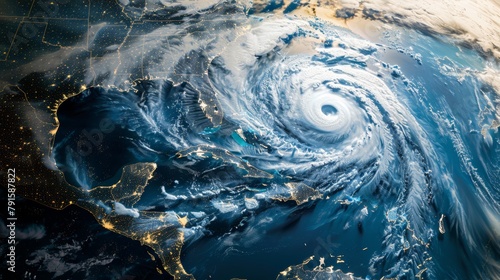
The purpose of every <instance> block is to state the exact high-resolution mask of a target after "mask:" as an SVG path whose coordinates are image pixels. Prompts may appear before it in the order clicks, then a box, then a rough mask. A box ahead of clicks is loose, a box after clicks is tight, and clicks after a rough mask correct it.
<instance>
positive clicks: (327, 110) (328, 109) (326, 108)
mask: <svg viewBox="0 0 500 280" xmlns="http://www.w3.org/2000/svg"><path fill="white" fill-rule="evenodd" d="M321 112H323V114H324V115H325V116H333V115H335V114H337V109H336V108H335V107H333V106H332V105H323V107H321Z"/></svg>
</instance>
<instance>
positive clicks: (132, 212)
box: [115, 201, 139, 218]
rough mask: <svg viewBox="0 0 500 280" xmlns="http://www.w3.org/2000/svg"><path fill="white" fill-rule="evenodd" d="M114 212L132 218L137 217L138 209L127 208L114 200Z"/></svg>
mask: <svg viewBox="0 0 500 280" xmlns="http://www.w3.org/2000/svg"><path fill="white" fill-rule="evenodd" d="M115 213H116V214H118V215H127V216H131V217H134V218H139V210H137V209H135V208H127V207H125V205H123V204H121V203H120V202H116V201H115Z"/></svg>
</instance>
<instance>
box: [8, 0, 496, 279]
mask: <svg viewBox="0 0 500 280" xmlns="http://www.w3.org/2000/svg"><path fill="white" fill-rule="evenodd" d="M119 2H120V3H119V4H117V5H118V7H119V8H121V9H122V10H121V13H122V14H123V15H124V16H126V17H127V18H128V20H130V22H131V23H129V24H125V25H126V28H124V27H121V26H118V25H113V24H110V23H108V22H106V20H107V19H106V18H105V19H103V22H102V23H99V24H96V25H94V26H92V30H89V33H88V36H89V39H87V40H90V43H89V46H88V48H89V49H90V50H91V51H92V52H94V53H99V56H98V57H95V58H93V57H92V58H90V59H88V60H87V59H85V58H84V59H76V58H78V57H79V56H80V55H81V53H80V51H79V50H78V48H74V49H71V50H70V51H68V50H66V49H61V50H59V51H56V52H51V53H47V54H43V55H42V58H41V60H35V61H34V62H31V63H30V64H27V65H25V66H23V67H20V68H19V69H20V70H19V72H20V73H22V75H25V74H26V73H27V72H31V71H32V70H33V69H35V70H36V71H33V73H44V74H41V75H38V74H36V75H35V76H34V77H35V78H33V75H34V74H31V76H28V77H29V79H28V78H25V79H22V80H21V81H20V82H19V85H18V86H17V88H14V87H12V88H11V89H10V91H8V93H6V94H4V95H3V98H7V97H8V96H18V95H19V94H21V95H23V92H24V91H22V90H21V89H22V88H23V87H30V86H29V83H30V82H31V81H32V80H33V79H39V80H40V84H42V85H43V84H45V85H44V86H46V87H47V88H50V85H49V83H48V82H47V80H52V79H58V77H61V78H64V80H63V81H62V82H61V83H69V84H75V85H77V86H75V87H74V88H77V89H78V90H75V91H71V90H66V88H64V87H63V88H64V89H63V91H65V92H59V90H58V89H54V90H53V92H59V94H65V95H64V97H63V98H60V99H58V100H57V101H54V104H55V105H54V106H55V107H53V111H52V114H53V115H52V116H54V122H55V123H56V124H57V126H56V130H55V131H53V133H52V134H50V135H51V137H53V138H52V142H50V141H49V142H48V143H50V145H49V146H50V148H49V149H48V150H47V152H46V153H44V155H43V160H42V163H43V166H44V167H45V168H46V169H47V170H51V171H53V172H55V174H59V175H58V176H60V177H61V178H64V180H63V183H61V184H62V185H61V187H56V188H54V187H52V188H46V189H44V191H46V192H48V193H52V195H47V196H45V195H40V194H39V192H37V194H33V195H31V197H33V199H34V200H35V201H37V200H38V201H40V202H41V203H44V204H51V203H52V204H53V207H55V208H64V207H66V206H67V205H70V204H76V205H78V206H79V207H82V208H84V209H86V210H88V211H89V212H90V213H92V215H93V216H94V217H95V219H96V220H97V221H98V222H99V223H100V224H101V225H102V226H103V227H104V228H106V229H108V230H111V231H114V232H117V233H119V234H122V235H125V236H127V237H129V238H131V239H134V240H139V241H140V242H141V244H144V245H146V246H149V247H151V248H152V249H153V251H154V254H155V256H156V257H157V258H158V259H159V260H160V263H161V270H165V271H166V272H167V274H170V275H171V276H173V277H174V278H175V279H195V278H196V279H230V278H231V279H236V278H238V279H239V278H242V279H417V278H418V279H496V278H499V277H500V263H499V257H500V243H499V234H500V220H499V210H500V205H499V201H500V199H499V198H500V192H499V190H500V189H499V186H500V137H499V133H498V127H499V125H500V114H499V113H500V111H499V108H500V97H499V96H500V95H499V94H500V91H499V89H500V86H499V83H498V81H499V80H498V73H499V69H500V68H499V66H498V58H499V55H498V43H499V41H495V39H498V35H499V34H498V29H496V31H495V30H493V31H491V34H492V35H491V36H489V37H488V38H489V39H484V38H485V37H481V36H482V35H484V34H482V33H481V32H479V31H478V30H482V31H484V32H485V33H488V32H490V30H488V29H484V28H483V29H481V28H476V26H474V24H477V23H478V21H474V22H472V23H471V24H470V26H469V27H470V28H469V29H467V28H465V27H464V28H463V29H459V30H460V31H456V30H455V31H450V30H451V28H452V27H451V26H449V25H448V28H445V27H443V26H445V25H442V24H436V22H435V21H433V20H434V19H435V17H433V16H432V15H430V16H429V19H428V22H424V21H423V19H422V18H420V19H421V21H419V18H412V17H411V16H410V15H404V14H403V15H402V14H401V13H403V12H402V11H399V10H398V11H392V13H389V11H388V10H389V9H390V8H391V7H385V6H377V5H382V4H379V3H378V2H377V1H368V2H366V3H363V2H361V4H359V5H358V4H357V3H358V2H357V1H354V2H356V5H351V6H349V4H348V3H343V5H341V4H339V3H340V2H339V3H323V4H320V3H319V1H317V2H318V3H316V1H311V3H309V2H306V1H284V2H282V1H269V2H262V3H261V2H259V1H255V2H253V3H246V2H240V1H220V2H219V1H204V2H199V3H194V2H193V3H191V2H189V1H185V2H186V3H183V2H182V1H181V2H180V3H177V2H175V1H174V2H175V4H174V3H170V1H143V2H145V3H142V2H140V1H139V2H140V3H139V2H137V1H135V2H134V1H130V3H129V1H119ZM164 2H169V3H164ZM341 2H342V1H341ZM488 3H489V2H488ZM401 5H403V4H401ZM408 5H409V4H408ZM470 5H476V4H470ZM477 5H479V4H477ZM488 5H490V6H491V7H490V8H491V9H490V10H494V9H493V8H492V7H494V8H495V9H497V10H499V9H500V7H499V6H498V4H496V3H494V2H491V3H489V4H488ZM459 6H460V5H459ZM382 7H384V8H382ZM460 7H461V6H460ZM472 7H476V6H472ZM383 9H387V10H383ZM394 9H396V8H394ZM430 9H432V8H430ZM457 9H458V8H457ZM478 9H479V8H478ZM414 11H417V12H416V13H417V14H418V11H421V10H419V9H418V8H414ZM480 11H483V12H484V11H485V10H484V9H480ZM428 14H432V12H431V11H429V12H428ZM492 17H493V18H495V16H492ZM426 19H427V18H426ZM497 19H498V18H497ZM444 21H445V20H444ZM138 22H140V24H138ZM458 25H460V24H458ZM454 28H457V29H458V27H454ZM474 31H476V33H474ZM488 34H490V33H488ZM475 36H476V37H475ZM495 36H496V37H495ZM121 40H123V41H121ZM488 40H492V41H488ZM117 42H118V43H117ZM490 43H491V44H490ZM63 51H64V52H65V56H64V58H63V60H67V61H70V60H71V61H73V63H74V64H75V65H74V67H75V68H78V69H82V70H81V71H79V72H76V73H75V74H71V76H70V75H66V72H65V71H66V70H63V68H64V67H62V68H59V67H58V68H55V66H47V65H42V66H39V64H40V61H44V59H45V60H46V59H47V58H48V57H54V56H55V55H58V56H60V55H61V53H57V52H63ZM68 52H69V53H68ZM47 68H50V69H47ZM42 70H43V71H42ZM2 77H4V78H2V79H4V80H5V79H6V78H5V77H6V76H5V75H4V76H2ZM65 86H66V87H69V86H68V85H67V84H65ZM69 88H71V87H69ZM26 91H27V90H26ZM24 94H25V93H24ZM9 98H10V97H9ZM33 98H34V99H33V100H36V98H35V97H33ZM19 102H21V101H19ZM42 103H43V102H42ZM40 115H42V114H41V113H40ZM42 116H43V115H42ZM47 116H49V113H47ZM24 117H25V118H27V117H26V115H24ZM47 118H48V117H47ZM28 120H29V118H28ZM34 134H35V136H34V137H35V138H36V137H37V136H36V135H38V136H40V135H41V134H42V133H38V132H34ZM40 137H41V136H40ZM42 143H44V142H43V141H42ZM57 172H59V173H57ZM26 192H27V194H26V195H27V196H28V197H30V195H29V193H28V191H26ZM56 204H57V207H56V206H54V205H56Z"/></svg>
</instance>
